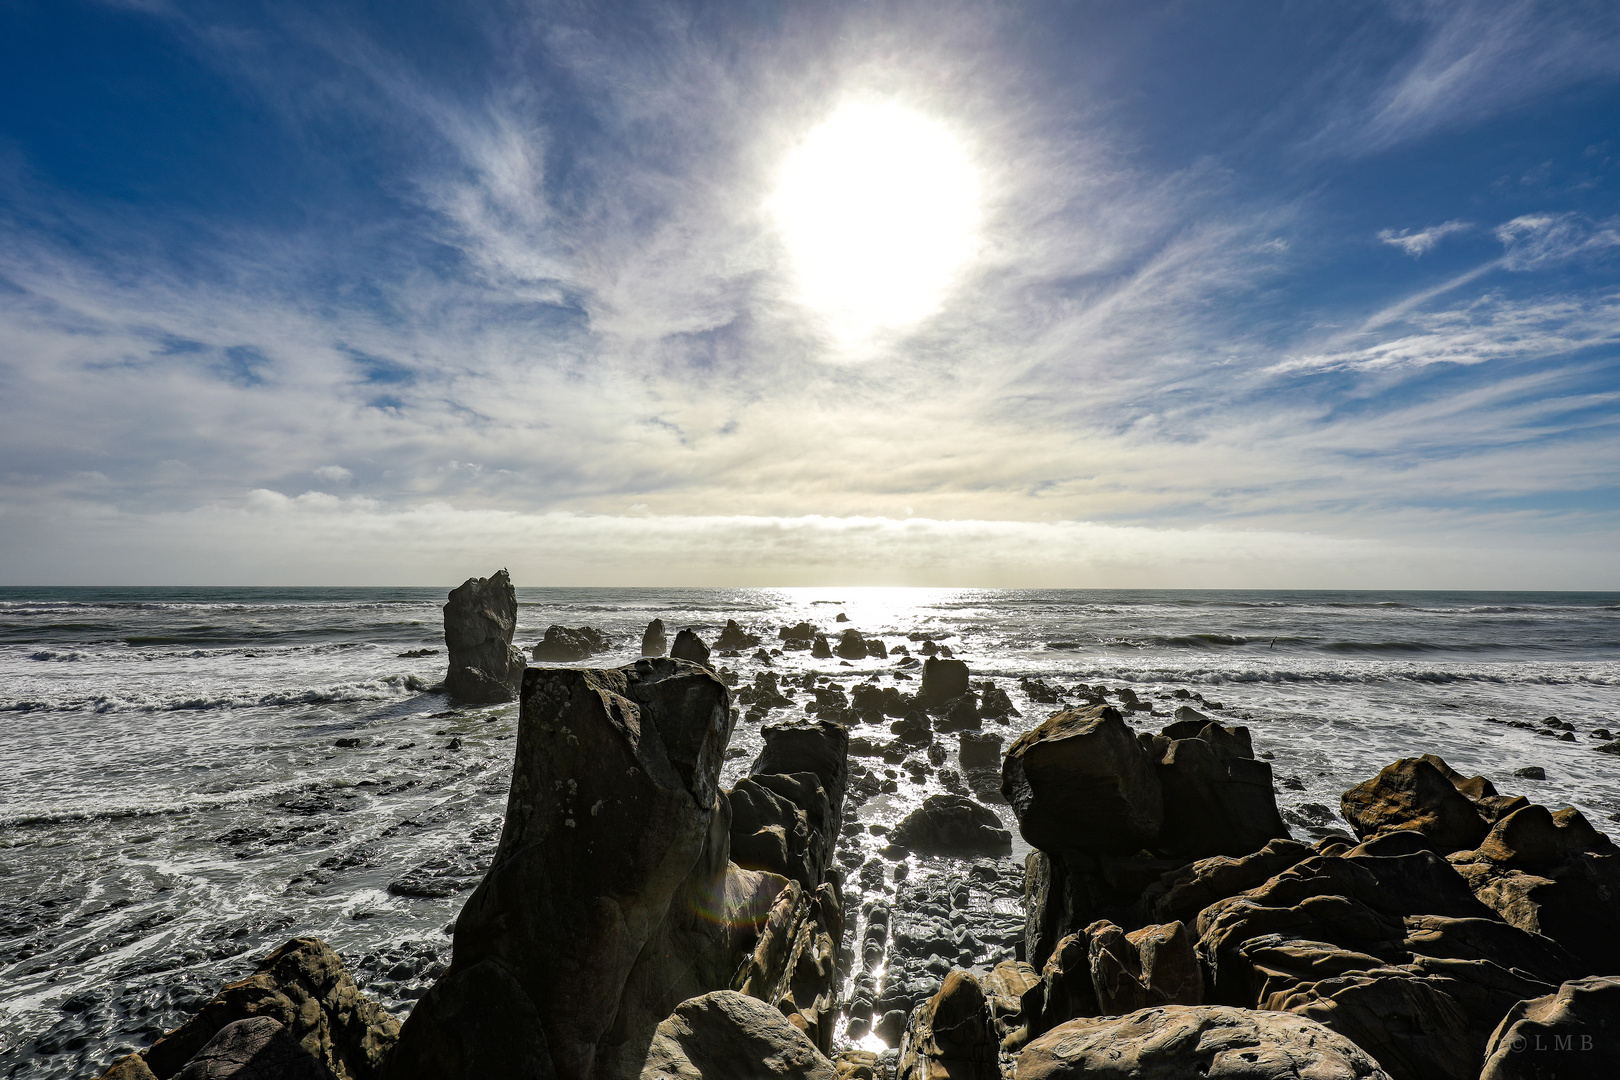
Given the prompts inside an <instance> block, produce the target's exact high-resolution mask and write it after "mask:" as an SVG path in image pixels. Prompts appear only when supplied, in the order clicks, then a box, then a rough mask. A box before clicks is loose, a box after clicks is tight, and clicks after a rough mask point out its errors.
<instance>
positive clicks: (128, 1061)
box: [96, 1054, 157, 1080]
mask: <svg viewBox="0 0 1620 1080" xmlns="http://www.w3.org/2000/svg"><path fill="white" fill-rule="evenodd" d="M96 1080H157V1074H156V1073H154V1072H152V1070H151V1069H149V1068H147V1065H146V1059H145V1058H143V1057H141V1055H139V1054H125V1055H124V1056H123V1057H121V1058H119V1059H118V1060H117V1061H115V1062H113V1063H112V1064H111V1065H109V1066H108V1067H107V1071H106V1072H104V1073H102V1074H101V1075H100V1076H99V1077H97V1078H96Z"/></svg>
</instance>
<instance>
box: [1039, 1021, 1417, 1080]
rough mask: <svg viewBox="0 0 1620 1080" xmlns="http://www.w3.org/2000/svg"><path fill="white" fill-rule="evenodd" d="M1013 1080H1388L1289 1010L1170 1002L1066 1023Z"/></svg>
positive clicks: (1358, 1053) (1351, 1047) (1356, 1052)
mask: <svg viewBox="0 0 1620 1080" xmlns="http://www.w3.org/2000/svg"><path fill="white" fill-rule="evenodd" d="M1014 1076H1015V1077H1016V1080H1069V1078H1071V1077H1072V1078H1074V1080H1191V1078H1193V1077H1198V1078H1199V1080H1205V1078H1207V1080H1389V1077H1388V1076H1387V1074H1385V1073H1384V1072H1383V1070H1381V1069H1380V1068H1379V1067H1378V1063H1377V1062H1376V1061H1374V1060H1373V1059H1372V1058H1371V1057H1369V1056H1368V1055H1367V1054H1366V1053H1365V1052H1364V1051H1363V1050H1362V1049H1361V1048H1360V1047H1358V1046H1356V1045H1355V1044H1354V1043H1353V1042H1351V1041H1350V1040H1349V1039H1346V1038H1344V1037H1343V1036H1341V1035H1337V1034H1335V1033H1334V1032H1332V1031H1330V1030H1328V1029H1327V1028H1325V1027H1323V1026H1322V1025H1321V1024H1318V1023H1315V1022H1313V1021H1311V1020H1308V1019H1305V1018H1303V1017H1299V1016H1294V1015H1292V1014H1289V1013H1275V1012H1251V1011H1249V1010H1247V1009H1233V1008H1226V1007H1222V1006H1219V1005H1202V1006H1197V1005H1167V1006H1164V1007H1162V1008H1157V1009H1147V1010H1144V1011H1142V1012H1137V1013H1132V1014H1131V1015H1129V1016H1104V1017H1097V1018H1095V1019H1083V1020H1071V1021H1069V1022H1068V1023H1066V1024H1063V1025H1062V1026H1060V1027H1057V1028H1055V1029H1053V1030H1052V1031H1050V1032H1048V1033H1047V1034H1045V1035H1043V1036H1042V1037H1041V1038H1039V1039H1037V1040H1036V1041H1035V1042H1033V1043H1031V1044H1030V1045H1029V1046H1028V1047H1026V1048H1025V1049H1024V1051H1023V1053H1021V1054H1019V1055H1018V1065H1017V1069H1016V1071H1015V1073H1014Z"/></svg>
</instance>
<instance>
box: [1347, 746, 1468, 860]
mask: <svg viewBox="0 0 1620 1080" xmlns="http://www.w3.org/2000/svg"><path fill="white" fill-rule="evenodd" d="M1435 760H1438V759H1435ZM1440 764H1441V765H1444V764H1445V763H1444V762H1440ZM1340 805H1341V808H1342V809H1343V811H1344V817H1345V820H1346V821H1348V822H1350V825H1351V827H1352V828H1354V829H1355V830H1356V835H1357V836H1358V837H1360V838H1362V839H1364V840H1365V839H1366V838H1367V837H1369V836H1374V835H1376V834H1378V833H1381V832H1388V831H1391V830H1395V829H1416V830H1417V831H1419V832H1422V833H1424V834H1425V835H1426V836H1428V838H1429V839H1430V840H1432V841H1433V842H1434V843H1435V844H1436V845H1437V850H1439V851H1441V852H1442V853H1443V854H1448V853H1450V852H1453V851H1465V850H1468V849H1471V848H1476V847H1478V846H1479V842H1480V841H1481V840H1483V839H1484V838H1485V833H1486V830H1487V825H1486V823H1485V819H1484V818H1483V817H1482V816H1481V815H1480V812H1479V809H1478V808H1477V807H1476V806H1474V804H1473V802H1472V801H1471V800H1470V799H1469V798H1468V796H1466V795H1464V794H1463V793H1462V792H1461V791H1459V790H1458V789H1457V788H1456V786H1455V785H1453V784H1452V782H1451V781H1450V779H1448V778H1447V776H1446V773H1444V772H1441V770H1440V767H1439V766H1437V765H1436V764H1434V762H1433V761H1430V760H1427V759H1425V758H1402V759H1400V760H1399V761H1397V762H1395V763H1394V764H1392V765H1388V766H1385V768H1384V770H1383V771H1382V772H1380V773H1379V774H1378V775H1377V776H1376V777H1374V778H1373V779H1371V780H1368V781H1365V782H1364V783H1361V784H1358V785H1356V786H1355V787H1353V788H1351V789H1350V790H1349V791H1346V792H1345V793H1344V797H1343V798H1342V799H1341V800H1340Z"/></svg>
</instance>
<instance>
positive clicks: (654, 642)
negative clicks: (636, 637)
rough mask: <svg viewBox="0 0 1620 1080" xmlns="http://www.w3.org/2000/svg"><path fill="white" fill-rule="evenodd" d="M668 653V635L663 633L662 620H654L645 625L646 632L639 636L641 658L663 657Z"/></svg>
mask: <svg viewBox="0 0 1620 1080" xmlns="http://www.w3.org/2000/svg"><path fill="white" fill-rule="evenodd" d="M668 651H669V635H667V634H666V633H664V620H663V619H654V620H653V621H652V622H650V623H648V624H647V632H646V633H644V634H642V635H641V655H642V656H663V655H664V653H666V652H668Z"/></svg>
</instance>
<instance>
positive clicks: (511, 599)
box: [444, 570, 524, 703]
mask: <svg viewBox="0 0 1620 1080" xmlns="http://www.w3.org/2000/svg"><path fill="white" fill-rule="evenodd" d="M516 629H517V591H516V590H515V589H513V588H512V578H511V576H510V575H509V574H507V572H506V571H505V570H499V571H496V572H495V573H494V574H491V575H490V576H489V577H487V578H468V579H467V580H466V581H464V582H462V583H461V584H460V585H459V586H457V587H456V588H454V589H452V590H451V591H450V598H449V600H448V602H447V603H446V604H445V605H444V644H445V651H446V652H448V653H449V654H450V668H449V671H448V672H447V673H446V674H445V677H444V688H445V690H446V691H448V692H449V694H450V696H451V697H453V698H455V699H457V700H459V701H469V702H474V703H486V702H499V701H511V700H512V699H513V698H515V697H517V695H518V687H519V686H520V685H521V684H522V682H523V668H524V659H523V654H522V653H521V652H519V651H518V650H516V649H514V648H513V647H512V632H513V631H514V630H516Z"/></svg>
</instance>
